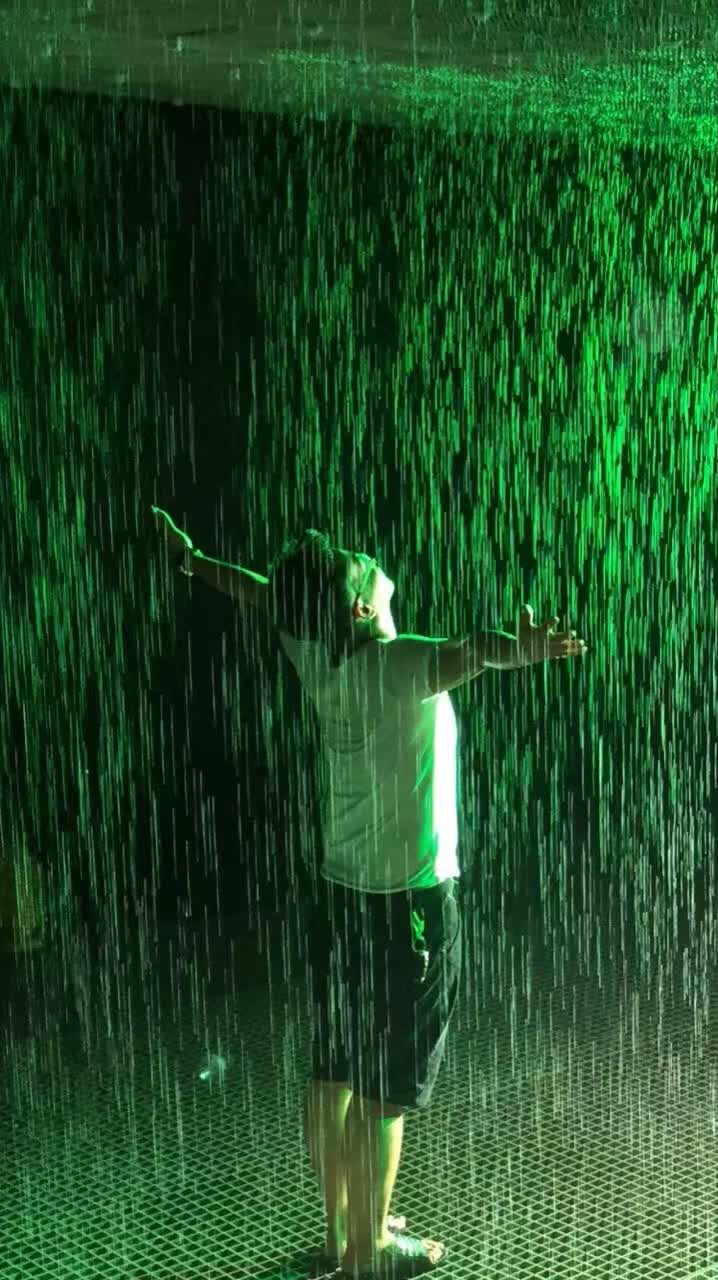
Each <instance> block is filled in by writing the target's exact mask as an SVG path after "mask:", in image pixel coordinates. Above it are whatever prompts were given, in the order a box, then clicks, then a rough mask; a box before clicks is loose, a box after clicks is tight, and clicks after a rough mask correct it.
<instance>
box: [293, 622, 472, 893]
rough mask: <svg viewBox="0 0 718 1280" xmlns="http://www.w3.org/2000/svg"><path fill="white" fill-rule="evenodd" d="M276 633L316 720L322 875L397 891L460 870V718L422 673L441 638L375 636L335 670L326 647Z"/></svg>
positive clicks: (446, 697) (353, 886)
mask: <svg viewBox="0 0 718 1280" xmlns="http://www.w3.org/2000/svg"><path fill="white" fill-rule="evenodd" d="M279 639H280V642H281V645H282V648H283V649H284V652H285V653H286V655H287V657H288V658H289V659H290V661H291V662H292V664H293V665H294V667H295V668H296V670H297V673H298V675H299V679H300V680H301V682H302V685H303V686H304V688H305V690H306V691H307V693H308V694H309V696H310V698H311V699H312V702H313V703H314V705H315V707H316V710H317V714H318V716H319V724H320V731H321V743H322V759H321V770H320V777H321V782H322V786H321V791H322V796H321V829H322V838H323V845H324V859H323V863H322V866H321V874H322V875H323V876H324V878H325V879H326V880H332V881H334V882H335V883H337V884H341V885H344V886H345V887H347V888H350V889H359V890H361V891H363V892H365V893H396V892H398V891H400V890H404V889H425V888H429V887H430V886H431V885H435V884H440V883H441V882H442V881H443V880H447V879H448V878H449V877H450V876H458V875H459V874H460V871H459V864H458V861H457V856H456V845H457V820H456V738H457V731H456V716H455V714H454V708H453V706H452V705H451V699H450V698H449V695H448V693H440V694H432V693H431V692H430V691H429V686H428V679H427V677H428V671H429V662H430V660H431V658H432V657H433V655H434V654H435V651H436V648H437V644H438V642H437V641H436V640H431V639H426V638H422V637H421V636H413V635H408V636H398V637H397V638H396V640H371V641H369V642H368V643H367V644H365V645H363V646H362V647H361V648H360V649H358V650H357V652H356V653H354V654H353V655H352V656H351V657H350V658H348V659H347V660H346V661H343V662H342V663H341V664H340V665H339V667H336V668H332V667H331V666H330V665H329V654H328V651H327V649H326V647H325V646H324V645H323V644H321V643H317V642H313V641H305V640H297V639H296V638H295V637H294V636H290V635H288V634H287V632H285V631H281V630H280V632H279Z"/></svg>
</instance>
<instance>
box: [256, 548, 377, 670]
mask: <svg viewBox="0 0 718 1280" xmlns="http://www.w3.org/2000/svg"><path fill="white" fill-rule="evenodd" d="M360 577H361V566H360V565H358V564H357V563H356V562H355V561H353V560H349V561H347V560H345V559H344V558H343V557H337V554H336V548H335V546H334V544H333V542H332V541H331V539H330V537H329V535H328V534H326V533H322V532H320V531H319V530H318V529H306V530H305V531H304V533H303V534H302V535H301V536H300V537H298V538H290V539H289V541H288V542H285V544H284V546H283V547H282V550H281V551H280V552H279V554H278V555H277V556H275V558H274V560H273V561H272V563H271V565H270V569H269V590H270V592H271V602H272V613H273V617H274V619H275V622H276V623H277V625H278V626H279V627H280V628H281V629H282V630H283V631H286V632H288V633H289V635H292V636H294V637H295V638H296V639H298V640H315V641H321V642H322V643H324V644H325V645H326V646H327V648H328V649H329V652H330V655H331V665H332V666H334V667H336V666H338V665H339V663H340V662H341V660H342V655H343V652H344V650H345V648H346V645H347V643H348V641H349V639H350V637H351V608H352V604H353V603H354V598H355V595H356V587H357V579H358V578H360Z"/></svg>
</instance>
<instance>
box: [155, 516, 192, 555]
mask: <svg viewBox="0 0 718 1280" xmlns="http://www.w3.org/2000/svg"><path fill="white" fill-rule="evenodd" d="M150 519H151V520H154V522H155V527H156V528H157V529H158V531H159V532H160V533H163V534H164V537H165V546H166V547H167V550H168V552H169V554H170V555H171V556H177V557H179V556H182V555H184V553H185V551H192V550H193V546H192V539H191V538H190V537H188V535H187V534H186V533H182V530H181V529H178V528H177V525H176V524H175V523H174V521H173V520H172V518H171V517H170V516H168V514H167V512H166V511H162V509H161V508H160V507H150Z"/></svg>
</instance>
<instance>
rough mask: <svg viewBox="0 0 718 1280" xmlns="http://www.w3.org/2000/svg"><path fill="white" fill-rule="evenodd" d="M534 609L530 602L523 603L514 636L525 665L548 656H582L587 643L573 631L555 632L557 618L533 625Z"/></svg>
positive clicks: (547, 658) (541, 660) (546, 659)
mask: <svg viewBox="0 0 718 1280" xmlns="http://www.w3.org/2000/svg"><path fill="white" fill-rule="evenodd" d="M533 617H534V611H533V609H532V608H531V605H530V604H526V605H524V607H523V609H522V610H521V613H520V615H519V633H518V636H517V637H516V641H517V647H518V650H519V657H520V659H521V660H522V661H523V662H524V663H526V664H527V665H528V664H529V663H532V662H547V661H548V660H549V659H550V658H575V657H583V655H584V653H585V652H586V649H587V647H588V646H587V645H586V644H585V642H584V641H583V640H580V639H577V638H576V632H575V631H568V632H565V631H564V632H556V634H552V632H553V631H554V628H555V627H557V626H558V618H556V617H554V618H549V620H548V622H544V623H542V625H541V626H540V627H535V626H534V625H533Z"/></svg>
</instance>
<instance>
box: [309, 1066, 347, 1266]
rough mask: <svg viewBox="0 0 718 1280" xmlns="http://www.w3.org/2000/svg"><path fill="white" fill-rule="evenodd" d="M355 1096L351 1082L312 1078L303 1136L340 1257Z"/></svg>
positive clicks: (330, 1248)
mask: <svg viewBox="0 0 718 1280" xmlns="http://www.w3.org/2000/svg"><path fill="white" fill-rule="evenodd" d="M351 1099H352V1091H351V1089H350V1088H349V1085H348V1084H345V1083H341V1084H336V1083H334V1082H333V1081H326V1080H310V1082H309V1085H308V1088H307V1096H306V1102H305V1107H304V1140H305V1142H306V1144H307V1149H308V1151H309V1157H310V1159H311V1162H312V1165H313V1166H314V1169H315V1172H316V1174H317V1177H318V1179H319V1185H320V1187H321V1190H322V1197H323V1199H324V1208H325V1211H326V1215H327V1245H326V1247H327V1253H328V1254H329V1255H330V1256H331V1257H336V1258H341V1256H342V1254H343V1252H344V1249H345V1246H346V1235H347V1179H346V1166H345V1161H344V1127H345V1120H346V1114H347V1109H348V1107H349V1104H350V1102H351Z"/></svg>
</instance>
